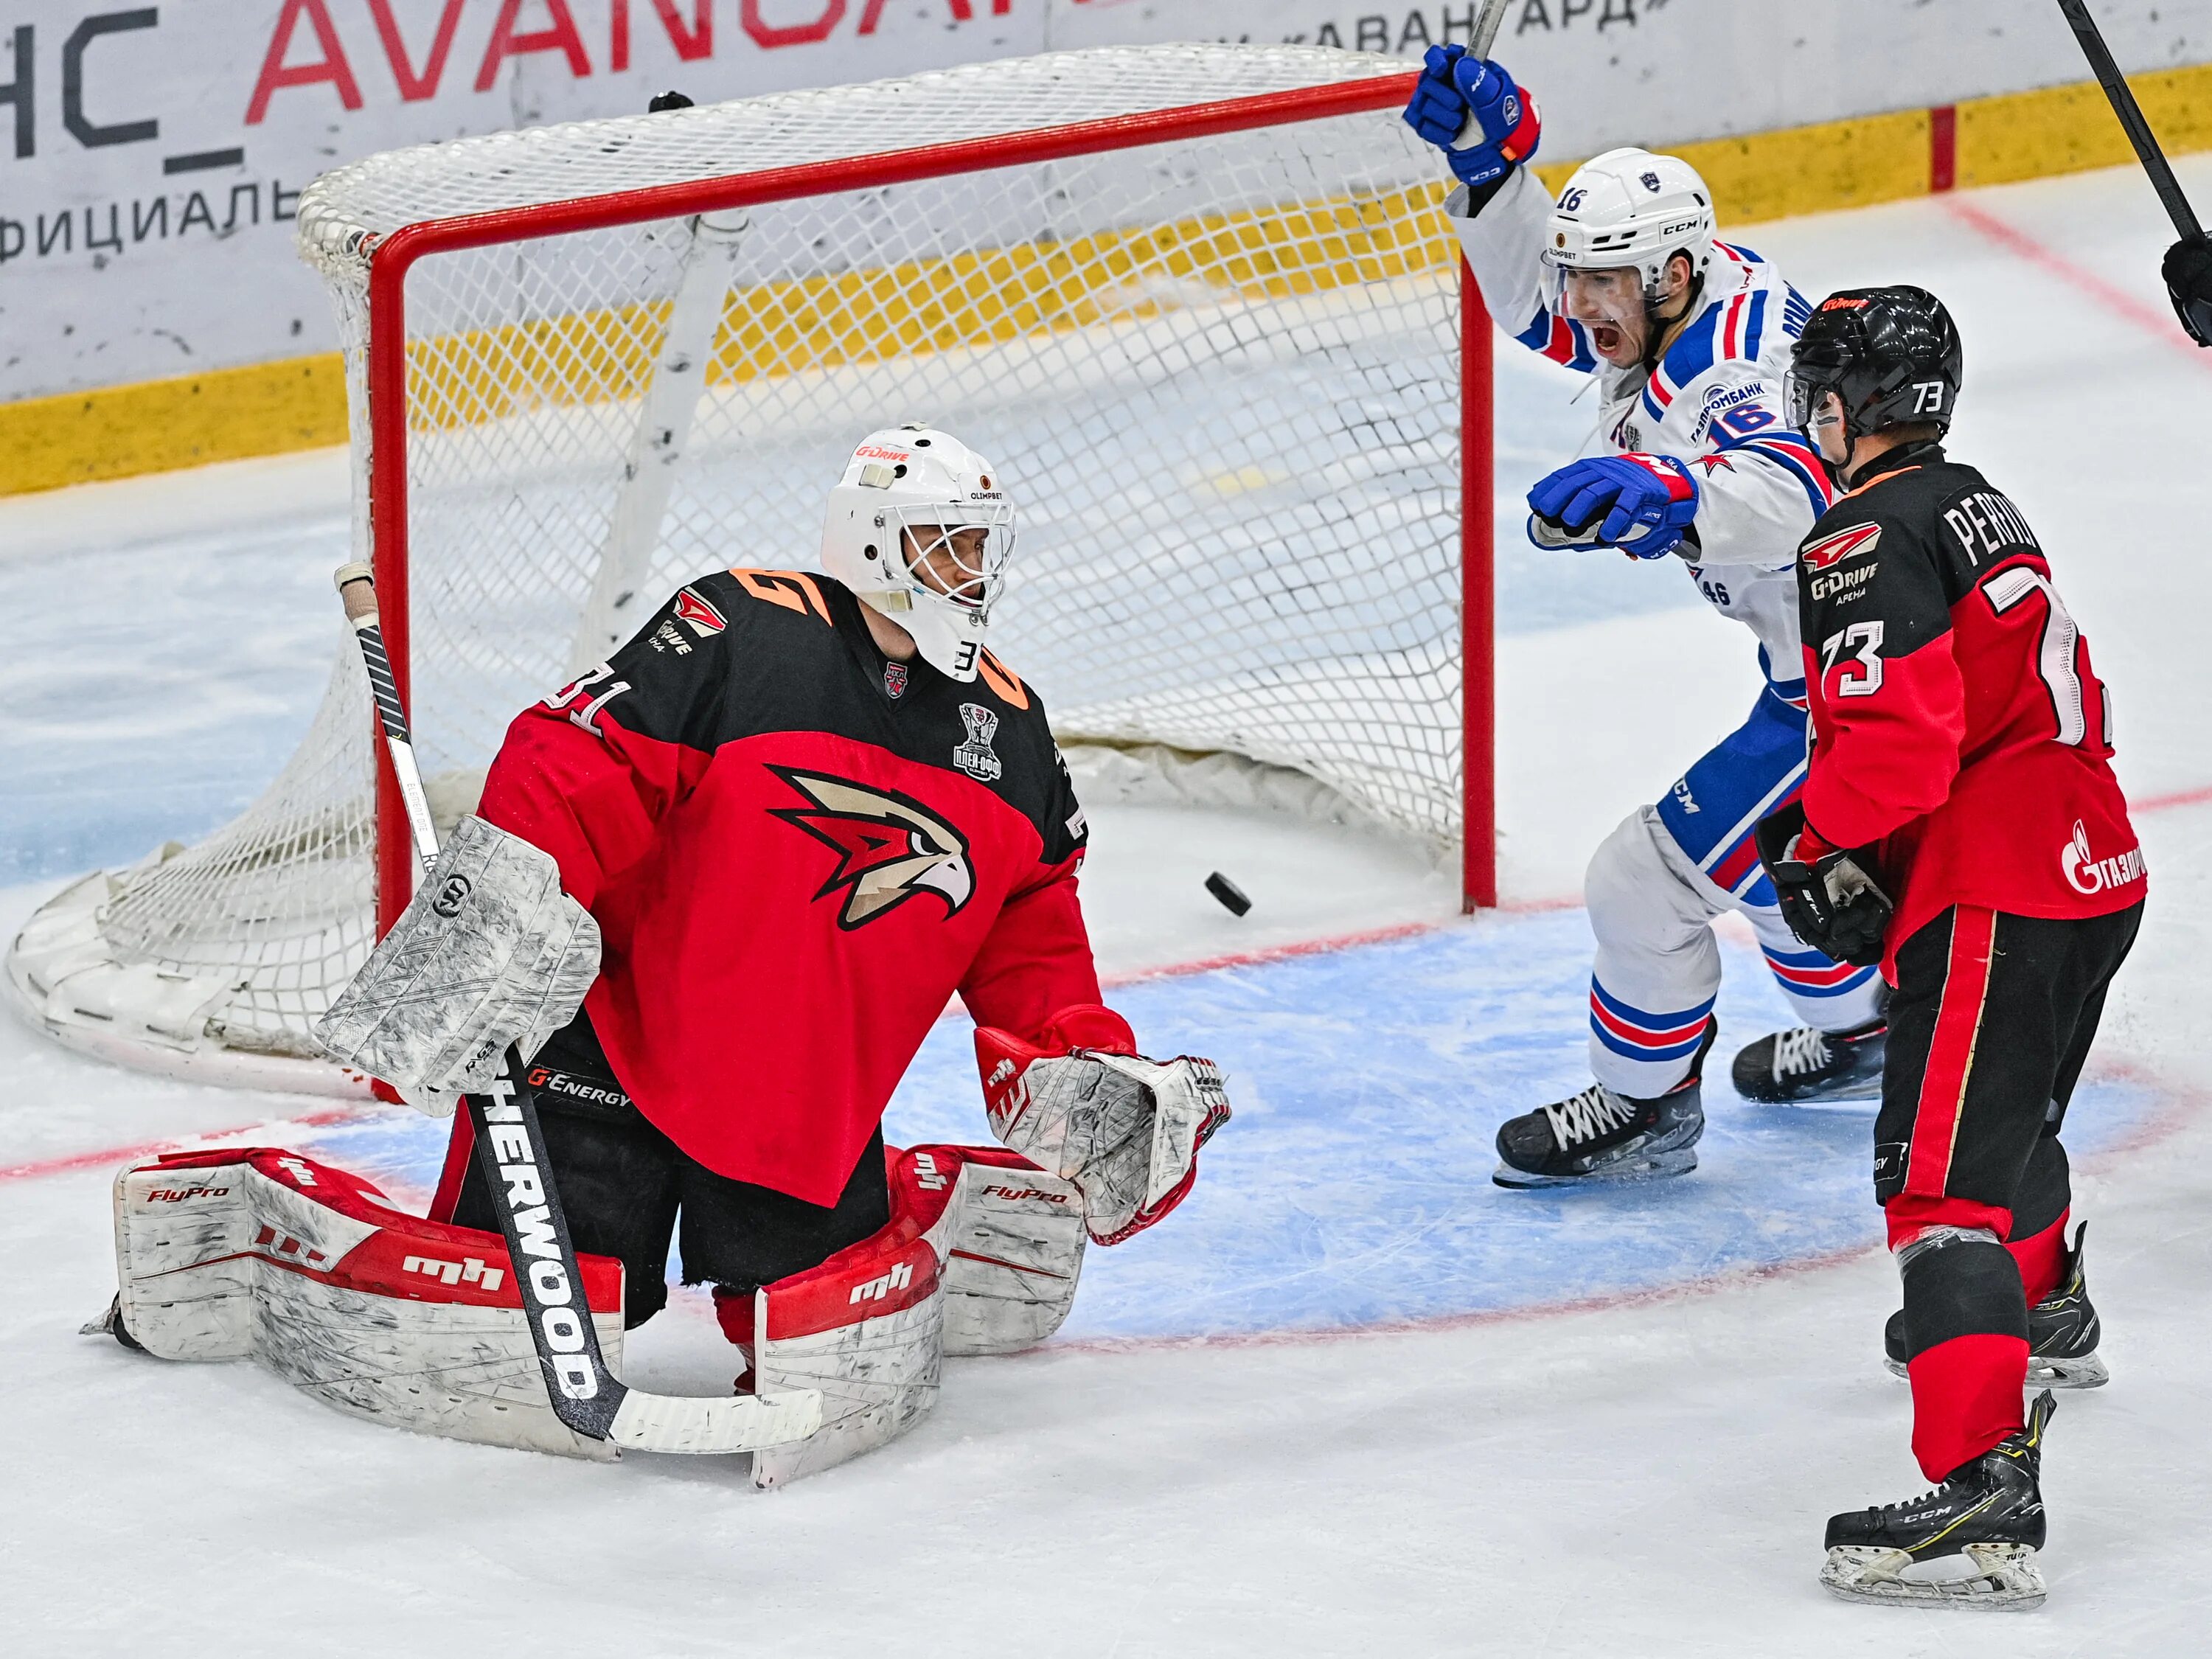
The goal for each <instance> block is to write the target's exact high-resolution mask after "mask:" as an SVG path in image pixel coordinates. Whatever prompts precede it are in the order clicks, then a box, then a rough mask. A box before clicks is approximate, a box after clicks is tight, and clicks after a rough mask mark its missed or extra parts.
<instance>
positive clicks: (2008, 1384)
mask: <svg viewBox="0 0 2212 1659" xmlns="http://www.w3.org/2000/svg"><path fill="white" fill-rule="evenodd" d="M1893 1219H1894V1218H1893ZM1898 1260H1899V1262H1900V1263H1901V1264H1902V1265H1903V1267H1904V1276H1905V1355H1906V1362H1905V1369H1906V1373H1907V1375H1908V1376H1911V1379H1912V1455H1914V1456H1915V1457H1917V1459H1918V1460H1919V1462H1920V1468H1921V1470H1922V1472H1923V1474H1926V1475H1927V1477H1928V1478H1929V1480H1937V1481H1940V1480H1945V1479H1946V1478H1948V1476H1949V1475H1950V1474H1951V1472H1952V1471H1953V1470H1954V1469H1956V1468H1959V1467H1960V1465H1961V1464H1963V1463H1966V1462H1971V1461H1972V1459H1974V1458H1977V1457H1978V1456H1980V1455H1982V1454H1983V1453H1984V1452H1985V1451H1987V1450H1988V1449H1990V1447H1992V1446H1994V1445H1996V1443H1997V1442H1998V1441H2000V1440H2002V1439H2003V1438H2004V1437H2006V1436H2007V1435H2008V1434H2010V1433H2012V1432H2013V1431H2015V1430H2017V1429H2019V1428H2021V1426H2022V1425H2024V1423H2025V1422H2026V1419H2025V1417H2024V1416H2023V1415H2022V1411H2021V1388H2022V1386H2023V1385H2024V1384H2025V1383H2027V1298H2026V1297H2024V1296H2023V1295H2022V1293H2021V1274H2020V1268H2019V1267H2018V1266H2017V1265H2016V1264H2015V1262H2014V1261H2013V1257H2012V1253H2011V1252H2010V1251H2009V1250H2008V1249H2006V1248H2005V1247H2004V1246H2003V1245H2002V1244H2000V1243H1997V1242H1996V1239H1995V1238H1994V1237H1991V1236H1990V1233H1989V1232H1988V1231H1984V1230H1983V1229H1981V1228H1979V1227H1965V1228H1962V1227H1957V1226H1953V1225H1936V1226H1932V1227H1929V1228H1926V1229H1924V1230H1923V1231H1921V1232H1920V1234H1919V1236H1918V1237H1917V1238H1915V1239H1914V1240H1913V1241H1912V1242H1911V1243H1910V1244H1908V1245H1906V1246H1905V1248H1904V1249H1902V1250H1900V1251H1899V1255H1898Z"/></svg>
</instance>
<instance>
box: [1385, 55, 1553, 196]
mask: <svg viewBox="0 0 2212 1659" xmlns="http://www.w3.org/2000/svg"><path fill="white" fill-rule="evenodd" d="M1406 125H1407V126H1409V127H1411V128H1413V131H1416V132H1418V133H1419V134H1420V135H1421V137H1424V138H1425V139H1426V140H1428V142H1429V143H1432V144H1434V145H1435V146H1436V147H1437V149H1441V150H1442V151H1443V153H1444V160H1445V161H1449V163H1450V164H1451V170H1452V172H1453V173H1454V175H1455V176H1456V177H1457V178H1458V179H1459V181H1460V182H1461V183H1462V184H1463V185H1486V184H1488V183H1490V182H1491V180H1492V179H1502V178H1504V176H1505V174H1506V173H1510V172H1511V171H1512V170H1513V169H1514V168H1515V167H1519V166H1520V165H1521V163H1522V162H1523V161H1527V160H1528V158H1529V157H1530V156H1532V155H1534V154H1535V153H1536V145H1537V143H1538V141H1539V140H1540V139H1541V137H1542V136H1543V130H1544V124H1543V120H1542V118H1541V117H1540V116H1538V114H1537V113H1536V100H1534V99H1533V98H1531V97H1529V96H1528V94H1527V93H1525V92H1523V91H1522V89H1521V88H1519V87H1517V86H1516V85H1515V84H1514V83H1513V77H1512V76H1510V75H1508V74H1507V73H1506V72H1505V70H1504V69H1503V68H1502V67H1500V66H1499V65H1498V64H1493V63H1492V62H1490V61H1489V60H1488V59H1487V58H1470V57H1468V52H1467V48H1466V47H1465V46H1431V47H1430V48H1429V51H1428V55H1427V57H1426V58H1424V59H1423V60H1422V63H1421V78H1420V80H1419V82H1418V83H1416V85H1415V86H1414V88H1413V98H1412V99H1411V100H1409V101H1408V102H1407V105H1406Z"/></svg>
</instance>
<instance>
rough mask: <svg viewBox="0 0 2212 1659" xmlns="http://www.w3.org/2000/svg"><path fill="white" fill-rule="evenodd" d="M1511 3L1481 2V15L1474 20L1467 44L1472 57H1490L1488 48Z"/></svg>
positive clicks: (1508, 1) (1491, 0) (1506, 0)
mask: <svg viewBox="0 0 2212 1659" xmlns="http://www.w3.org/2000/svg"><path fill="white" fill-rule="evenodd" d="M1512 3H1513V0H1483V6H1482V15H1480V17H1478V18H1476V19H1475V20H1474V33H1473V34H1472V35H1470V36H1469V37H1468V43H1467V49H1468V52H1470V53H1472V54H1473V55H1474V57H1477V58H1487V57H1489V56H1490V48H1491V46H1492V45H1493V44H1494V43H1495V42H1496V40H1497V39H1498V25H1500V24H1501V23H1503V22H1504V21H1505V9H1506V7H1508V6H1510V5H1511V4H1512ZM1547 27H1548V25H1547Z"/></svg>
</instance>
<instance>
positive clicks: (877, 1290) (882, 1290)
mask: <svg viewBox="0 0 2212 1659" xmlns="http://www.w3.org/2000/svg"><path fill="white" fill-rule="evenodd" d="M913 1283H914V1263H912V1262H911V1261H902V1262H900V1263H899V1264H898V1266H897V1267H894V1268H892V1269H891V1270H890V1272H889V1273H878V1274H877V1275H876V1277H875V1278H873V1279H866V1280H864V1281H863V1282H861V1283H860V1284H858V1285H854V1286H853V1293H852V1295H850V1296H848V1297H846V1298H845V1305H846V1306H848V1307H851V1306H853V1305H854V1304H857V1303H861V1302H881V1301H882V1300H883V1299H884V1297H887V1296H889V1295H890V1293H891V1292H892V1291H902V1290H904V1289H906V1287H907V1286H908V1285H911V1284H913Z"/></svg>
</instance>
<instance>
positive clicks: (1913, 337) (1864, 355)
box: [1784, 287, 1962, 438]
mask: <svg viewBox="0 0 2212 1659" xmlns="http://www.w3.org/2000/svg"><path fill="white" fill-rule="evenodd" d="M1961 376H1962V368H1961V353H1960V345H1959V330H1958V325H1956V324H1954V322H1952V320H1951V313H1949V312H1948V311H1946V310H1944V309H1943V302H1942V301H1941V300H1939V299H1937V298H1936V296H1935V295H1932V294H1930V293H1929V291H1928V290H1927V289H1924V288H1903V287H1900V288H1861V289H1845V290H1844V292H1842V293H1840V294H1832V295H1829V296H1828V297H1827V298H1826V299H1825V300H1823V301H1821V302H1820V306H1819V307H1818V308H1817V309H1815V310H1814V313H1813V316H1812V320H1810V321H1809V322H1808V323H1807V324H1806V325H1805V331H1804V333H1803V334H1802V335H1801V336H1799V337H1798V339H1797V343H1796V345H1795V346H1794V347H1792V348H1791V350H1790V373H1789V374H1788V376H1787V377H1786V379H1785V380H1784V400H1785V402H1786V404H1787V405H1788V410H1789V419H1790V425H1792V426H1794V427H1796V428H1798V429H1799V430H1801V431H1804V430H1809V429H1810V428H1811V425H1812V420H1813V410H1814V405H1815V404H1818V403H1819V402H1820V398H1822V397H1823V396H1824V395H1825V394H1826V393H1828V392H1834V393H1835V394H1836V395H1837V396H1838V398H1841V399H1842V400H1843V404H1844V435H1846V436H1848V437H1851V438H1863V437H1864V436H1866V435H1867V434H1869V433H1870V432H1880V431H1881V430H1882V429H1883V428H1886V427H1893V426H1913V425H1919V424H1922V423H1925V424H1927V425H1929V426H1933V427H1934V428H1936V430H1938V431H1939V432H1940V431H1943V430H1945V429H1947V428H1949V426H1950V424H1951V411H1952V410H1953V409H1954V407H1955V406H1956V405H1957V404H1958V401H1959V385H1960V379H1961Z"/></svg>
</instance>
